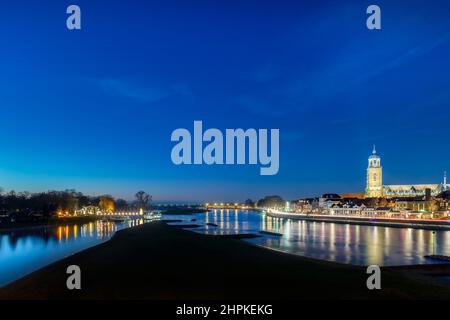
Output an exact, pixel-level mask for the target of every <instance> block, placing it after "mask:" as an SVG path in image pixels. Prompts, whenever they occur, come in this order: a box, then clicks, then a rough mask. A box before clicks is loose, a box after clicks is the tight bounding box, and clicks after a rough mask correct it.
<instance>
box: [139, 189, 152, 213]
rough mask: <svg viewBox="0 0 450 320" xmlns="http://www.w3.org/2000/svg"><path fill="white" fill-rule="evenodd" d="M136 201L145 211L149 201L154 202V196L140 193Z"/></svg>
mask: <svg viewBox="0 0 450 320" xmlns="http://www.w3.org/2000/svg"><path fill="white" fill-rule="evenodd" d="M135 196H136V200H137V202H138V205H139V208H142V209H144V208H145V207H146V206H147V203H148V202H149V201H152V196H151V195H149V194H148V193H146V192H144V191H139V192H137V193H136V195H135Z"/></svg>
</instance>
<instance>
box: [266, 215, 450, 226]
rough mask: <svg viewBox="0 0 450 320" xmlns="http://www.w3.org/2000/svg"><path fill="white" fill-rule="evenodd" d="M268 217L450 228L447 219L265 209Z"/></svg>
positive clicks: (368, 224) (373, 224) (449, 222)
mask: <svg viewBox="0 0 450 320" xmlns="http://www.w3.org/2000/svg"><path fill="white" fill-rule="evenodd" d="M265 214H267V215H268V216H270V217H274V218H284V219H293V220H306V221H317V222H333V223H344V224H358V225H366V226H370V225H372V226H382V227H393V228H414V229H425V230H450V221H449V220H417V219H416V220H413V219H392V218H367V217H344V216H330V215H319V214H311V215H306V214H296V213H277V212H269V211H265Z"/></svg>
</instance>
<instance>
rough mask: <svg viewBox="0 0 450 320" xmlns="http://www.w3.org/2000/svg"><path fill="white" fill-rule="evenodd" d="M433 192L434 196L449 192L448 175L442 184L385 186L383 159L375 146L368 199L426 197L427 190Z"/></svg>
mask: <svg viewBox="0 0 450 320" xmlns="http://www.w3.org/2000/svg"><path fill="white" fill-rule="evenodd" d="M427 189H429V190H430V191H431V195H432V196H437V195H438V194H440V193H442V192H444V191H446V190H449V186H448V184H447V175H446V174H445V173H444V180H443V182H442V183H440V184H413V185H383V168H382V166H381V158H380V156H379V155H377V153H376V150H375V146H374V147H373V151H372V154H371V155H370V157H369V165H368V167H367V178H366V193H365V196H366V198H382V197H385V198H399V197H417V196H425V194H426V190H427Z"/></svg>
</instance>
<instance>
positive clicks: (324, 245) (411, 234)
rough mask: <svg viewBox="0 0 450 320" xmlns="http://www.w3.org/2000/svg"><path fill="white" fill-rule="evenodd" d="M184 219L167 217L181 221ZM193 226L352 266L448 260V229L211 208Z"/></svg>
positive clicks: (185, 219) (199, 216)
mask: <svg viewBox="0 0 450 320" xmlns="http://www.w3.org/2000/svg"><path fill="white" fill-rule="evenodd" d="M192 218H194V217H193V216H192V215H189V216H186V215H185V216H183V215H179V216H175V217H174V216H170V217H167V219H181V220H184V222H182V223H186V221H188V219H189V220H190V219H192ZM195 219H197V221H196V223H197V224H200V225H203V223H202V222H205V223H206V222H214V223H215V224H217V225H218V227H216V226H208V225H206V226H204V227H203V226H202V227H201V228H197V229H195V230H194V231H196V232H201V233H206V234H238V233H259V231H262V230H264V231H270V232H276V233H281V234H283V236H281V237H278V236H267V235H263V236H262V237H260V238H255V239H248V240H245V241H248V242H251V243H253V244H256V245H260V246H264V247H268V248H271V249H275V250H281V251H284V252H289V253H293V254H298V255H303V256H307V257H312V258H317V259H323V260H330V261H337V262H342V263H350V264H357V265H369V264H378V265H385V266H386V265H411V264H423V263H439V262H438V261H434V260H429V259H426V258H425V257H424V256H425V255H431V254H438V255H447V256H450V231H431V230H423V229H412V228H390V227H381V226H363V225H350V224H338V223H326V222H314V221H304V220H292V219H282V218H274V217H270V216H267V215H262V214H259V213H257V212H254V211H236V212H235V211H234V210H231V211H230V212H229V213H228V211H227V210H220V209H216V210H213V211H210V212H208V213H206V214H205V213H201V214H196V215H195Z"/></svg>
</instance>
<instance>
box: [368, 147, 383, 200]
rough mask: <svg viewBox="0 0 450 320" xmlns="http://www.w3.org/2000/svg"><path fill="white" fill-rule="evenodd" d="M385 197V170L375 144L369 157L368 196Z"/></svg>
mask: <svg viewBox="0 0 450 320" xmlns="http://www.w3.org/2000/svg"><path fill="white" fill-rule="evenodd" d="M381 197H383V170H382V167H381V159H380V157H379V156H378V155H377V151H376V150H375V146H373V151H372V155H371V156H370V157H369V166H368V167H367V183H366V198H381Z"/></svg>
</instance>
